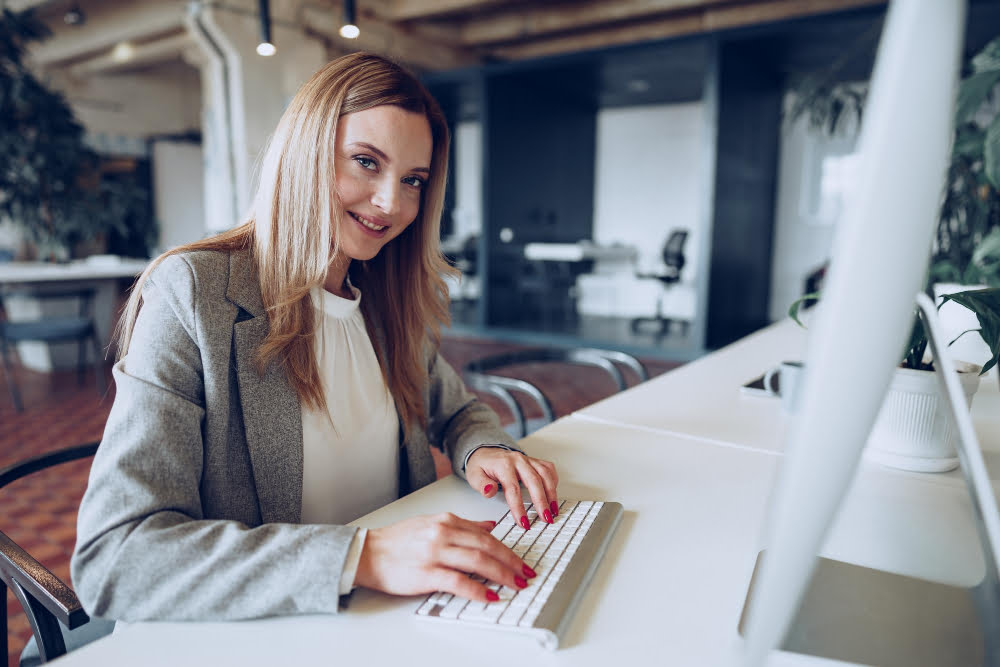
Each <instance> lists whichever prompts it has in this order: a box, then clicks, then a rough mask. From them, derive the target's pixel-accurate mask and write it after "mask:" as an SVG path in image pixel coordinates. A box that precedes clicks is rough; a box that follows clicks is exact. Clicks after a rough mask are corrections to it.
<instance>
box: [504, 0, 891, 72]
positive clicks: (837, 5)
mask: <svg viewBox="0 0 1000 667" xmlns="http://www.w3.org/2000/svg"><path fill="white" fill-rule="evenodd" d="M884 4H886V0H756V1H755V2H752V3H740V4H732V3H730V4H729V5H723V6H717V7H708V8H701V9H695V10H690V11H686V12H677V13H675V14H672V15H670V16H667V17H663V18H658V19H652V20H646V21H641V22H635V23H629V24H626V25H616V26H611V27H608V28H603V29H594V30H589V31H580V32H577V33H574V34H566V35H562V36H554V37H547V38H546V37H541V38H539V39H537V40H535V41H527V42H524V43H523V44H516V45H511V46H499V47H495V48H491V49H489V50H488V52H489V53H490V55H493V56H495V57H497V58H500V59H503V60H524V59H528V58H539V57H544V56H552V55H558V54H563V53H571V52H575V51H590V50H594V49H602V48H608V47H612V46H622V45H625V44H633V43H638V42H648V41H655V40H659V39H668V38H673V37H681V36H687V35H696V34H700V33H705V32H715V31H719V30H727V29H732V28H740V27H746V26H751V25H759V24H764V23H772V22H777V21H784V20H790V19H795V18H804V17H807V16H813V15H816V14H825V13H830V12H838V11H844V10H849V9H855V8H860V7H872V6H879V5H884Z"/></svg>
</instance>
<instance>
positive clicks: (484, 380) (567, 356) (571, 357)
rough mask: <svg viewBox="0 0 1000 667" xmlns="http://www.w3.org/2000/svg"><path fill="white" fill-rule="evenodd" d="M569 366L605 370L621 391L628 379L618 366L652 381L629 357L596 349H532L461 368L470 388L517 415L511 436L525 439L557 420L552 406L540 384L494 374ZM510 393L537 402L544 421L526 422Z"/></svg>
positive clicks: (477, 360)
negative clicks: (510, 368)
mask: <svg viewBox="0 0 1000 667" xmlns="http://www.w3.org/2000/svg"><path fill="white" fill-rule="evenodd" d="M539 362H545V363H558V362H561V363H570V364H579V365H583V366H594V367H596V368H600V369H602V370H604V371H605V372H606V373H607V374H608V375H609V376H611V379H612V380H614V382H615V385H616V386H617V388H618V391H621V390H623V389H625V388H626V383H625V378H624V376H623V375H622V372H621V371H620V370H619V369H618V367H617V366H616V365H615V364H616V363H618V364H621V365H623V366H627V367H629V368H631V369H632V371H633V372H634V373H635V374H636V375H637V376H638V378H639V381H640V382H644V381H645V380H647V379H648V378H649V375H648V374H647V373H646V368H645V367H644V366H643V365H642V363H641V362H640V361H639V360H638V359H636V358H635V357H633V356H632V355H630V354H625V353H624V352H614V351H610V350H598V349H593V348H575V349H556V348H532V349H528V350H519V351H517V352H508V353H504V354H496V355H492V356H489V357H484V358H482V359H476V360H474V361H470V362H469V363H467V364H466V365H465V366H464V367H463V369H462V375H463V377H464V378H465V382H466V384H467V385H468V386H469V388H470V389H473V390H475V391H480V392H483V393H486V394H491V395H493V396H496V397H497V398H499V399H500V400H501V401H503V403H504V405H506V406H507V408H508V409H509V410H510V411H511V413H512V414H513V415H514V428H513V432H512V434H511V435H513V436H514V437H516V438H523V437H524V436H526V435H527V434H528V433H529V432H530V431H534V430H537V429H538V428H541V427H542V426H544V425H545V424H548V423H550V422H552V421H553V420H554V419H555V412H554V411H553V410H552V403H551V402H550V401H549V399H548V398H547V397H546V396H545V394H544V393H543V392H542V390H541V389H539V388H538V386H537V385H535V384H532V383H531V382H528V381H527V380H522V379H518V378H513V377H508V376H505V375H496V374H495V373H493V371H496V370H500V369H502V368H504V367H506V366H513V365H516V364H530V363H539ZM511 392H518V393H519V394H522V395H526V396H528V397H530V398H531V399H533V400H534V402H535V403H536V404H537V406H538V407H539V409H540V410H541V412H542V418H541V419H540V420H536V421H535V422H534V423H532V424H529V423H528V420H527V419H525V414H524V410H522V408H521V406H520V404H519V403H518V402H517V400H516V399H515V398H514V396H513V394H512V393H511Z"/></svg>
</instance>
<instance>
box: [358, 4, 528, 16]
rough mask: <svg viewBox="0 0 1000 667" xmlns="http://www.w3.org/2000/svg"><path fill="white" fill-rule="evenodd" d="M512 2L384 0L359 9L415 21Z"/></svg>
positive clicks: (466, 12)
mask: <svg viewBox="0 0 1000 667" xmlns="http://www.w3.org/2000/svg"><path fill="white" fill-rule="evenodd" d="M511 4H513V2H512V0H383V2H380V3H377V4H376V3H371V4H370V5H369V4H367V3H366V4H365V5H364V7H362V6H361V5H360V4H359V6H358V9H359V10H361V9H362V8H363V9H372V10H373V11H374V12H375V13H376V14H378V16H380V17H381V18H383V19H385V20H386V21H413V20H418V19H440V18H447V17H451V16H455V15H461V14H471V13H475V12H480V11H482V10H484V9H491V8H494V7H502V6H504V5H511Z"/></svg>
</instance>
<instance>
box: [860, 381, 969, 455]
mask: <svg viewBox="0 0 1000 667" xmlns="http://www.w3.org/2000/svg"><path fill="white" fill-rule="evenodd" d="M955 366H956V368H957V369H958V377H959V380H960V382H961V385H962V390H963V393H964V394H965V402H966V406H969V405H971V403H972V396H973V394H975V393H976V390H977V389H978V388H979V370H980V368H981V367H980V366H976V365H975V364H970V363H966V362H955ZM957 437H958V434H957V432H956V430H955V425H954V424H953V423H952V419H951V416H950V415H949V414H948V407H947V403H946V402H945V400H944V399H943V398H942V396H941V394H940V391H939V389H938V380H937V377H935V375H934V372H933V371H916V370H912V369H909V368H897V369H896V373H895V375H894V376H893V378H892V382H891V383H890V384H889V391H888V392H887V393H886V396H885V401H884V402H883V403H882V409H881V410H880V411H879V415H878V418H877V419H876V420H875V426H874V427H873V428H872V432H871V434H870V435H869V436H868V445H867V447H866V448H865V458H867V459H868V460H870V461H875V462H877V463H881V464H883V465H886V466H889V467H892V468H900V469H902V470H911V471H914V472H946V471H948V470H953V469H954V468H957V467H958V453H957V451H956V450H955V442H956V440H957Z"/></svg>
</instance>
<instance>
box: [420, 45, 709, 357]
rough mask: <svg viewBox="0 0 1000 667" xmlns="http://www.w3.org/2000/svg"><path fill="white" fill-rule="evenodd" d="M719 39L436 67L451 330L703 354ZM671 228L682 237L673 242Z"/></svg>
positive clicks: (432, 81)
mask: <svg viewBox="0 0 1000 667" xmlns="http://www.w3.org/2000/svg"><path fill="white" fill-rule="evenodd" d="M711 50H712V45H711V44H710V43H709V42H708V41H706V40H699V41H688V42H680V43H675V44H670V45H657V46H655V47H641V48H630V49H626V50H618V51H616V52H614V53H601V54H596V55H590V56H585V57H581V56H577V57H574V58H571V59H559V60H557V61H554V62H543V63H532V64H527V65H526V64H519V65H510V66H494V67H490V68H485V69H482V70H476V71H467V72H457V73H449V74H446V75H435V76H434V77H431V78H429V80H428V81H427V83H428V86H429V87H430V89H431V91H432V92H433V93H434V95H435V97H437V98H438V99H439V100H440V101H441V103H442V106H443V107H444V108H445V112H446V114H447V115H448V117H449V120H450V122H451V129H452V140H453V141H452V151H451V158H452V160H451V165H452V168H451V174H450V179H449V189H448V192H449V194H448V201H447V204H446V209H447V210H446V212H445V217H446V220H445V221H444V222H443V224H442V246H443V248H444V250H445V253H446V254H447V255H448V256H449V257H450V258H451V259H452V260H453V261H454V263H455V265H456V266H457V267H458V268H459V269H460V270H461V272H462V279H461V280H460V281H455V282H454V283H453V284H452V285H450V293H451V297H452V320H453V325H452V326H453V329H456V330H458V331H464V332H470V333H476V332H481V333H488V334H489V335H494V336H496V335H499V336H501V337H504V336H505V337H508V338H511V339H513V340H530V341H536V342H539V343H540V344H546V343H551V344H571V345H581V344H585V345H597V346H601V347H614V348H617V349H625V350H631V351H633V352H638V353H641V354H654V355H661V356H671V357H685V356H695V355H696V354H697V352H698V351H700V349H701V347H702V340H701V338H702V336H703V332H704V317H705V314H704V312H703V311H704V303H703V302H704V298H705V297H704V294H703V293H704V291H705V285H704V283H705V281H704V277H703V276H702V274H703V271H702V270H701V269H700V268H699V267H703V266H704V265H705V263H706V262H705V260H704V258H702V257H701V255H703V254H704V253H705V251H706V246H705V241H706V239H707V238H708V237H709V233H708V231H707V230H708V228H709V226H710V209H711V189H712V188H711V185H712V184H711V178H712V170H711V164H712V162H713V159H714V156H713V147H712V146H711V143H710V139H711V131H710V129H711V119H710V116H711V110H710V109H709V108H708V107H707V106H706V104H705V102H704V101H703V99H702V98H703V92H704V88H705V77H706V72H708V71H709V70H710V69H711V67H710V62H709V59H710V54H711ZM675 232H683V234H681V236H683V237H684V238H683V239H682V241H683V242H682V243H681V244H680V245H678V244H677V243H672V244H671V245H670V246H669V248H668V239H671V238H672V237H673V238H674V239H675V241H676V237H677V236H678V235H677V234H676V233H675ZM699 281H700V282H701V284H699ZM699 292H702V294H701V295H699ZM699 302H702V305H701V307H699ZM699 320H700V324H699Z"/></svg>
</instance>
